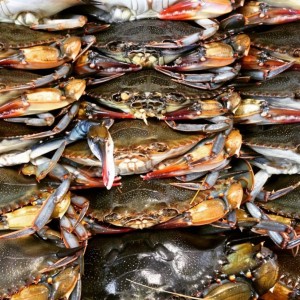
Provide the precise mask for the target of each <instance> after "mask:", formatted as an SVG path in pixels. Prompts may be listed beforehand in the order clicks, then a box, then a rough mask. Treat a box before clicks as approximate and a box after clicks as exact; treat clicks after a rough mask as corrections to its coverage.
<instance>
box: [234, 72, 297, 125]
mask: <svg viewBox="0 0 300 300" xmlns="http://www.w3.org/2000/svg"><path fill="white" fill-rule="evenodd" d="M299 83H300V74H299V72H298V71H286V72H283V73H281V74H279V75H277V76H275V77H274V78H272V79H269V80H267V81H265V82H262V83H261V84H256V85H255V84H248V85H246V86H244V87H243V86H242V87H236V91H237V92H239V93H240V95H241V97H242V100H241V102H240V104H239V106H238V108H237V109H236V110H235V113H234V122H235V123H241V124H253V123H256V124H281V123H297V122H299V120H300V106H299V100H298V99H299V96H298V95H299V90H300V89H299ZM278 128H279V127H278Z"/></svg>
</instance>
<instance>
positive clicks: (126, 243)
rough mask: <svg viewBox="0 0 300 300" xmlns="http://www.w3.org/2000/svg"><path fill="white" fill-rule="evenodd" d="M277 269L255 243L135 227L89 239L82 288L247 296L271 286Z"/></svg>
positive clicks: (133, 294) (90, 294) (129, 295)
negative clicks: (144, 229) (133, 229)
mask: <svg viewBox="0 0 300 300" xmlns="http://www.w3.org/2000/svg"><path fill="white" fill-rule="evenodd" d="M95 265H96V267H95ZM125 266H126V267H125ZM277 275H278V265H277V262H276V257H275V256H274V254H273V253H272V251H271V250H269V249H268V248H266V247H264V246H262V245H261V244H256V245H253V244H251V243H250V242H245V243H241V242H238V243H237V244H235V245H234V244H230V243H229V242H227V241H226V239H225V238H224V237H220V236H214V237H212V236H210V237H209V236H199V235H198V234H197V233H196V232H194V233H193V232H187V231H179V230H177V231H176V230H168V231H152V232H135V233H127V234H123V235H121V236H110V237H108V236H107V237H103V236H101V237H95V238H94V239H92V240H91V241H90V243H89V245H88V248H87V252H86V265H85V275H84V276H83V277H82V280H83V290H82V294H83V298H91V299H92V298H95V297H101V298H108V297H115V298H121V299H174V297H176V298H177V297H181V298H185V297H189V298H191V297H192V299H224V298H228V299H232V300H236V299H240V298H242V299H251V298H252V297H256V296H257V294H258V295H262V294H264V293H265V292H267V291H268V290H269V289H270V288H272V287H273V286H274V284H275V283H276V281H277ZM95 278H97V280H95ZM249 278H250V279H249ZM112 285H113V287H114V288H113V289H111V288H110V287H111V286H112Z"/></svg>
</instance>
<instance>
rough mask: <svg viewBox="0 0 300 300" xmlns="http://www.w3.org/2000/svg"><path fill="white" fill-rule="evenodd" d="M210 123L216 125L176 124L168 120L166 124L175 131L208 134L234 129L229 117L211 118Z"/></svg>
mask: <svg viewBox="0 0 300 300" xmlns="http://www.w3.org/2000/svg"><path fill="white" fill-rule="evenodd" d="M210 121H212V122H213V123H214V124H176V123H175V122H174V121H168V120H166V121H165V122H166V123H167V125H168V126H169V127H171V128H172V129H174V130H179V131H186V132H188V131H190V132H194V131H202V132H206V133H216V132H221V131H225V130H228V129H231V128H232V124H231V123H232V121H231V120H230V119H229V118H228V117H223V116H218V117H214V118H211V119H210Z"/></svg>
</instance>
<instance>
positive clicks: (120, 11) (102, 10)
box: [84, 0, 243, 38]
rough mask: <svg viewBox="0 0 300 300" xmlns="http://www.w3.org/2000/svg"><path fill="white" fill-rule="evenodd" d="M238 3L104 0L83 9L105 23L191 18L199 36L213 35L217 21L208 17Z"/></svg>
mask: <svg viewBox="0 0 300 300" xmlns="http://www.w3.org/2000/svg"><path fill="white" fill-rule="evenodd" d="M242 4H243V1H234V2H232V1H229V0H205V1H179V0H168V1H161V0H154V1H150V2H149V1H147V0H134V1H131V2H128V1H126V0H113V1H108V0H105V1H101V3H99V4H97V5H95V6H94V7H88V8H87V9H85V10H84V11H86V12H87V14H90V15H93V16H94V17H96V18H98V19H100V20H104V21H105V22H124V21H132V20H140V19H144V18H147V19H148V18H160V19H165V20H195V22H197V23H198V24H199V25H200V26H201V27H203V28H204V31H203V36H204V38H207V37H210V36H212V35H214V33H215V32H216V31H217V30H218V24H217V22H216V21H215V20H212V19H209V18H216V17H218V16H220V15H222V14H226V13H228V12H230V11H232V9H234V8H235V7H238V6H240V5H242Z"/></svg>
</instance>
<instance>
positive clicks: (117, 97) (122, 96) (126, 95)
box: [112, 91, 132, 102]
mask: <svg viewBox="0 0 300 300" xmlns="http://www.w3.org/2000/svg"><path fill="white" fill-rule="evenodd" d="M131 96H132V94H131V93H130V92H128V91H124V92H121V93H117V94H113V96H112V99H113V100H114V101H116V102H123V101H127V100H129V99H130V98H131Z"/></svg>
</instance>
